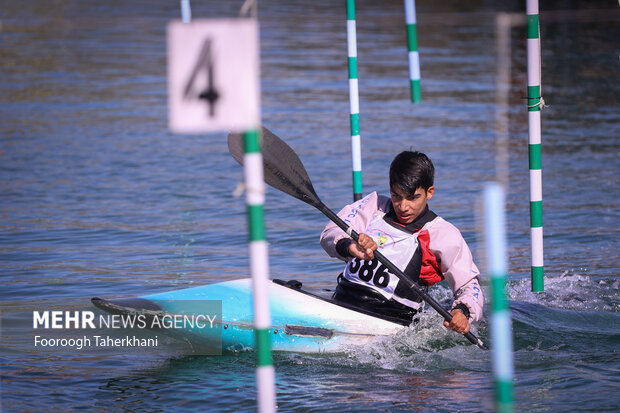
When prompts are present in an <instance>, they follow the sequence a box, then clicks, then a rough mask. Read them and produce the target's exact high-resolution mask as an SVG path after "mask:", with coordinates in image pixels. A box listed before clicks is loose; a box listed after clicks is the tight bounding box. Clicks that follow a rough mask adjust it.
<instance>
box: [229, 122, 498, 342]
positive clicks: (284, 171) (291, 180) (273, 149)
mask: <svg viewBox="0 0 620 413" xmlns="http://www.w3.org/2000/svg"><path fill="white" fill-rule="evenodd" d="M261 137H262V141H261V145H262V152H263V164H264V179H265V182H267V183H268V184H269V185H271V186H273V187H274V188H276V189H279V190H280V191H282V192H285V193H287V194H289V195H291V196H293V197H295V198H297V199H299V200H301V201H303V202H305V203H306V204H308V205H312V206H313V207H315V208H317V209H318V210H319V211H321V212H322V213H323V214H325V215H326V216H327V218H329V219H330V220H331V221H332V222H334V223H335V224H336V225H338V226H339V227H340V228H341V229H342V230H343V231H345V232H346V233H347V234H349V236H350V237H351V238H353V239H354V240H355V241H357V240H358V238H359V234H358V233H357V232H355V231H354V230H353V229H352V228H351V227H350V226H348V225H347V224H346V223H345V222H344V221H343V220H342V219H341V218H340V217H339V216H338V215H336V214H335V213H334V212H333V211H332V210H331V209H329V208H328V207H327V206H325V204H324V203H323V202H322V201H321V200H320V199H319V196H318V195H317V194H316V192H315V191H314V187H313V186H312V182H311V181H310V178H309V177H308V173H307V172H306V168H304V165H303V164H302V163H301V160H300V159H299V157H298V156H297V154H296V153H295V151H293V149H291V147H290V146H288V145H287V144H286V143H285V142H284V141H282V139H280V138H278V137H277V136H276V135H274V134H273V133H271V132H270V131H269V130H268V129H266V128H264V127H262V128H261ZM228 149H229V151H230V154H231V155H232V156H233V158H235V159H236V160H237V162H239V163H240V164H241V165H243V155H244V150H243V136H242V135H241V134H237V133H230V134H229V135H228ZM374 256H375V257H376V258H377V259H378V260H379V261H380V262H381V263H382V264H383V265H385V266H386V267H387V269H388V270H389V271H390V272H391V273H392V274H394V275H396V277H398V278H399V279H400V281H401V282H404V283H405V284H406V285H407V286H408V287H410V288H411V289H413V290H414V291H415V292H416V293H417V294H419V295H420V297H422V299H424V301H426V302H427V303H428V304H429V305H430V306H431V307H433V308H434V309H435V310H436V311H437V312H438V313H439V314H441V316H442V317H443V318H444V319H445V320H446V321H448V322H450V321H451V320H452V315H451V314H450V313H449V312H447V311H446V310H445V309H444V308H443V307H442V306H441V305H439V303H438V302H437V301H435V300H434V299H433V298H432V297H431V296H429V295H428V294H427V293H426V292H424V291H423V290H422V289H420V287H418V285H416V284H415V283H414V282H412V281H410V280H409V279H408V278H407V277H406V276H405V274H403V272H402V271H401V270H400V269H399V268H398V267H396V266H395V265H394V264H392V263H391V262H390V261H389V260H388V259H387V258H385V257H384V256H383V254H381V252H379V251H374ZM464 336H465V337H466V338H467V339H468V340H469V341H470V342H471V343H473V344H475V345H477V346H478V347H480V348H481V349H484V350H488V347H487V346H486V345H485V344H484V343H483V342H482V341H481V340H480V339H479V338H477V337H476V336H475V335H473V334H472V333H471V332H468V333H467V334H464Z"/></svg>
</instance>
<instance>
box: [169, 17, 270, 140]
mask: <svg viewBox="0 0 620 413" xmlns="http://www.w3.org/2000/svg"><path fill="white" fill-rule="evenodd" d="M259 124H260V80H259V45H258V24H257V22H256V20H255V19H202V20H200V19H199V20H193V21H192V22H191V23H183V22H182V21H180V20H178V21H176V20H175V21H172V22H170V23H169V24H168V126H169V129H170V131H171V132H173V133H190V134H193V133H204V132H218V131H235V132H243V131H246V130H249V129H253V128H256V127H257V126H258V125H259Z"/></svg>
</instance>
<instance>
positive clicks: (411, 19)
mask: <svg viewBox="0 0 620 413" xmlns="http://www.w3.org/2000/svg"><path fill="white" fill-rule="evenodd" d="M405 20H406V22H407V49H408V50H409V87H410V90H411V101H412V102H413V103H419V102H421V101H422V91H421V90H420V54H419V53H418V34H417V23H416V17H415V0H405Z"/></svg>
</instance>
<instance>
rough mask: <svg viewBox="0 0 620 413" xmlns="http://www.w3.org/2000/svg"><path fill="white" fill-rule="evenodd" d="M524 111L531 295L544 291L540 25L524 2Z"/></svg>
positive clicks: (534, 6)
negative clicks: (527, 138) (525, 109)
mask: <svg viewBox="0 0 620 413" xmlns="http://www.w3.org/2000/svg"><path fill="white" fill-rule="evenodd" d="M526 11H527V110H528V124H529V164H530V227H531V237H532V291H535V292H540V291H544V263H543V224H542V163H541V122H540V112H541V110H542V106H543V105H544V103H545V102H544V100H543V98H542V95H541V87H540V83H541V81H540V79H541V69H540V68H541V63H540V23H539V20H538V0H527V6H526Z"/></svg>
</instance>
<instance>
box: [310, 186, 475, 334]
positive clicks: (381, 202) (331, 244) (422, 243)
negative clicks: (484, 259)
mask: <svg viewBox="0 0 620 413" xmlns="http://www.w3.org/2000/svg"><path fill="white" fill-rule="evenodd" d="M389 208H391V200H390V198H388V197H385V196H379V195H377V193H376V192H373V193H371V194H369V195H367V196H366V197H364V198H363V199H361V200H359V201H357V202H355V203H353V204H351V205H347V206H346V207H344V208H343V209H342V210H341V211H340V212H339V213H338V216H339V217H340V218H342V219H343V220H344V221H345V222H347V224H349V225H350V226H351V227H352V228H353V229H354V230H355V231H356V232H357V233H364V232H365V231H366V230H367V229H368V226H369V224H370V223H371V222H372V221H373V220H374V219H376V218H378V217H381V218H382V217H383V216H384V215H385V214H386V213H387V212H388V209H389ZM347 237H348V235H347V234H346V233H345V232H344V231H342V230H341V229H340V228H339V227H337V226H336V225H335V224H334V223H329V224H328V225H327V226H326V227H325V229H324V230H323V232H322V233H321V246H322V247H323V249H324V250H325V251H326V252H327V253H328V254H329V255H330V256H332V257H335V258H338V259H340V260H342V261H347V260H348V259H350V257H349V258H346V257H342V256H340V255H339V254H338V252H337V251H336V244H337V243H338V241H339V240H340V239H342V238H347ZM418 241H419V248H421V249H422V256H423V259H422V269H421V271H420V280H421V281H422V282H423V283H425V284H426V285H432V284H434V283H436V282H438V281H441V280H442V279H445V280H446V281H447V282H448V284H449V285H450V288H451V289H452V291H453V292H454V303H453V305H452V308H454V307H455V306H457V305H458V304H464V305H465V306H467V308H468V309H469V314H470V316H469V321H470V322H476V321H479V320H480V319H481V318H482V307H483V304H484V296H483V294H482V289H481V288H480V282H479V278H480V272H479V271H478V268H477V267H476V264H474V261H473V258H472V255H471V251H470V250H469V247H468V246H467V243H466V242H465V240H464V239H463V236H462V235H461V233H460V231H459V230H458V229H457V228H456V227H455V226H454V225H452V224H450V223H449V222H447V221H446V220H444V219H443V218H441V217H436V218H435V219H433V220H432V221H430V222H428V223H427V224H425V225H424V226H423V227H422V228H421V229H420V231H419V235H418Z"/></svg>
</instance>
